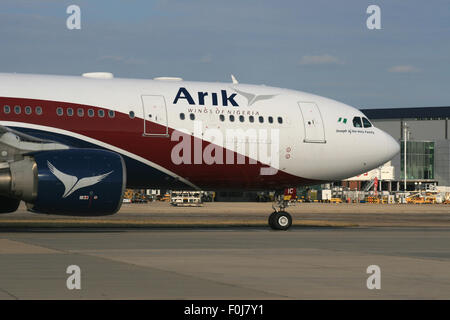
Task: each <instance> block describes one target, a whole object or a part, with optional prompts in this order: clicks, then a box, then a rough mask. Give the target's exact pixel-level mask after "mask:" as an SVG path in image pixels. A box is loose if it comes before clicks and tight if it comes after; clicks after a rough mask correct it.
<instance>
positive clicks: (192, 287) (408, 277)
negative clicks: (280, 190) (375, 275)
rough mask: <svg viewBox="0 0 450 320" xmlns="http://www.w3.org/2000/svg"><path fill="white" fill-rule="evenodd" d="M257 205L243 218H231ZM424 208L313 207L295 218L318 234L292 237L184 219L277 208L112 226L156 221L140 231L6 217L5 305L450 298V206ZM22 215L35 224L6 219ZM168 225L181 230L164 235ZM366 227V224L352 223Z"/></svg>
mask: <svg viewBox="0 0 450 320" xmlns="http://www.w3.org/2000/svg"><path fill="white" fill-rule="evenodd" d="M259 205H261V206H260V207H259ZM246 206H247V208H248V209H247V211H248V212H245V211H244V213H243V214H237V213H228V210H233V209H236V208H244V209H245V208H246ZM419 207H420V208H419ZM419 207H414V208H413V210H410V211H409V212H397V211H395V209H397V210H400V209H401V210H404V209H405V208H407V207H399V208H400V209H399V208H394V207H384V208H383V206H381V205H379V206H376V207H369V206H366V207H360V206H353V207H352V206H347V205H345V206H342V207H334V210H332V209H333V207H329V206H323V205H318V206H316V207H306V206H304V207H303V209H298V208H297V209H295V210H307V211H308V212H309V213H306V212H303V213H302V212H298V211H295V210H291V212H292V213H293V215H294V216H295V217H296V221H297V219H298V221H301V220H302V219H301V218H304V217H305V216H306V218H309V219H310V221H315V222H316V224H317V226H308V225H302V224H300V223H298V224H297V225H295V226H294V227H293V228H292V229H290V230H289V231H287V232H277V231H272V230H269V229H268V228H267V227H265V226H254V227H249V226H238V227H232V226H231V227H230V226H225V225H221V227H220V228H217V227H208V225H207V226H206V227H205V226H203V227H201V226H200V228H199V226H193V227H189V228H187V227H179V226H178V227H177V224H176V223H175V222H174V221H181V219H182V218H183V221H184V218H190V219H194V220H197V219H199V220H201V219H212V220H211V221H213V222H214V223H217V224H218V223H219V222H220V221H224V220H228V221H233V219H234V220H236V219H237V220H238V221H242V220H239V219H247V220H248V221H254V223H256V222H258V223H259V221H266V219H267V214H265V213H264V211H268V212H270V210H267V209H270V204H269V205H268V206H267V204H265V206H263V204H257V205H256V206H255V205H254V204H232V205H230V204H228V205H224V206H222V205H219V204H217V205H215V206H213V205H211V206H210V207H209V208H208V207H203V208H197V209H201V210H196V209H193V208H175V209H181V210H180V211H176V210H175V211H173V210H174V208H170V207H165V206H164V204H157V205H156V206H153V207H152V206H151V205H148V206H145V205H144V206H140V207H137V206H132V205H130V206H128V207H127V206H126V207H124V210H122V211H121V212H120V213H119V214H118V215H116V216H112V217H106V218H105V219H112V220H117V221H119V222H120V221H125V220H126V219H127V218H128V219H129V220H133V221H134V220H142V219H143V220H146V219H147V220H149V221H150V222H151V223H150V224H148V225H145V226H142V227H141V228H136V227H133V228H128V227H125V228H123V227H122V228H121V227H119V226H120V223H121V222H120V223H118V224H117V225H116V227H114V228H109V227H106V226H105V225H102V227H99V228H96V227H93V225H91V226H83V225H79V224H68V226H66V227H64V228H63V227H57V226H55V225H53V226H52V227H50V228H49V227H46V225H45V223H47V222H45V221H54V220H58V221H59V219H62V220H64V217H54V216H50V217H49V216H41V215H35V214H29V213H25V212H24V211H20V212H18V213H16V215H15V217H14V215H13V214H8V215H1V216H0V299H450V227H449V226H448V219H449V213H448V208H449V207H448V206H447V207H442V206H441V207H435V206H432V207H428V208H426V207H422V206H419ZM224 208H226V209H224ZM311 208H315V209H311ZM336 208H337V209H339V210H343V211H344V212H338V211H339V210H337V209H336ZM382 208H383V210H381V209H382ZM386 208H389V209H392V210H390V211H389V210H386ZM424 208H425V209H426V210H425V209H424ZM435 208H438V209H435ZM443 208H444V209H445V210H443ZM356 209H358V210H359V209H366V211H361V210H359V211H358V210H356ZM314 210H315V212H314ZM328 210H329V211H328ZM374 210H375V211H376V210H381V212H373V211H374ZM414 210H416V211H414ZM421 210H422V211H421ZM433 210H434V211H433ZM441 210H442V211H441ZM417 211H418V212H417ZM208 212H209V213H208ZM314 213H315V214H316V215H314ZM186 214H187V216H186ZM230 214H231V215H232V216H231V218H230V216H229V215H230ZM302 214H304V215H305V216H303V217H302ZM358 214H359V215H358ZM427 214H430V215H431V216H427ZM372 215H374V216H375V218H374V217H372ZM31 216H32V217H33V218H31ZM12 217H14V219H19V220H20V219H25V220H27V221H31V222H27V225H25V224H24V225H9V224H8V223H4V222H5V221H6V222H7V221H11V219H12ZM333 217H334V219H335V220H333V219H332V218H333ZM365 217H366V218H365ZM33 219H34V220H33ZM49 219H50V220H49ZM66 219H67V218H66ZM92 219H94V218H92ZM164 219H166V220H164ZM88 220H89V219H88ZM159 220H164V221H165V223H171V227H170V228H163V227H161V225H158V226H159V227H158V228H155V227H154V225H155V224H156V222H157V221H159ZM303 220H305V219H303ZM306 220H307V219H306ZM37 221H41V222H42V221H44V222H45V223H44V224H42V223H41V224H36V223H37ZM76 221H78V220H76ZM83 221H84V220H83ZM211 221H210V225H212V226H213V225H214V223H213V222H211ZM355 221H356V222H360V223H359V226H356V227H355V226H350V225H354V224H355ZM367 221H369V222H367ZM319 222H320V223H319ZM342 222H345V224H347V223H348V226H347V225H343V224H342ZM362 222H366V223H367V224H370V225H371V226H364V225H363V226H361V223H362ZM378 224H379V225H378ZM313 225H314V224H313ZM389 225H390V226H389ZM70 226H72V227H70ZM70 265H77V266H79V267H80V270H81V289H80V290H76V289H74V290H69V289H68V288H67V286H66V281H67V279H68V277H69V276H70V275H69V274H67V273H66V269H67V267H68V266H70ZM370 265H377V266H379V267H380V270H381V289H379V290H377V289H373V290H369V289H368V288H367V285H366V282H367V279H368V277H369V276H370V274H367V267H368V266H370Z"/></svg>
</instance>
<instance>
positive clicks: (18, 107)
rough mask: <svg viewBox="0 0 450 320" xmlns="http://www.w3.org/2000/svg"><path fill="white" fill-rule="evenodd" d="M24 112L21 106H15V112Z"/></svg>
mask: <svg viewBox="0 0 450 320" xmlns="http://www.w3.org/2000/svg"><path fill="white" fill-rule="evenodd" d="M21 112H22V108H21V107H20V106H15V107H14V113H15V114H20V113H21Z"/></svg>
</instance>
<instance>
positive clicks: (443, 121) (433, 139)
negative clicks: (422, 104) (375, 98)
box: [352, 107, 450, 191]
mask: <svg viewBox="0 0 450 320" xmlns="http://www.w3.org/2000/svg"><path fill="white" fill-rule="evenodd" d="M361 111H362V112H363V113H364V114H365V115H366V116H367V117H368V118H369V119H370V120H371V121H372V123H373V124H374V126H375V127H377V128H380V129H381V130H384V131H386V132H387V133H389V134H390V135H391V136H392V137H394V138H395V139H397V140H398V141H399V143H400V145H401V148H400V153H399V154H398V155H397V156H396V157H394V159H392V161H391V162H390V164H389V163H388V165H387V166H386V169H384V171H389V172H391V171H392V172H391V176H390V177H389V179H387V181H386V180H384V179H383V177H381V179H380V180H381V183H382V185H381V188H382V189H383V190H389V191H403V190H404V182H405V173H404V163H405V152H404V151H405V139H406V190H407V191H412V190H417V189H418V186H419V188H420V187H422V188H426V186H427V185H429V184H433V185H436V186H441V187H442V186H450V140H449V123H448V122H449V118H450V107H426V108H394V109H363V110H361ZM389 167H392V170H390V168H389ZM380 172H383V168H380ZM352 180H355V178H353V179H352Z"/></svg>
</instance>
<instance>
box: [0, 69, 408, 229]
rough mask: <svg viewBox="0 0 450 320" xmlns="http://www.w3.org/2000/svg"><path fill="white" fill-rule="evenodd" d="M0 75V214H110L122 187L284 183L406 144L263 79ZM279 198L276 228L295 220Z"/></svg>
mask: <svg viewBox="0 0 450 320" xmlns="http://www.w3.org/2000/svg"><path fill="white" fill-rule="evenodd" d="M232 79H233V81H232V82H230V83H207V82H188V81H183V80H182V79H180V78H168V77H164V78H155V79H153V80H140V79H118V78H114V77H113V75H112V74H110V73H88V74H83V75H82V76H51V75H28V74H1V73H0V213H7V212H13V211H15V210H17V208H18V205H19V202H20V201H21V200H22V201H24V202H26V203H27V207H28V209H29V210H30V211H33V212H37V213H51V214H65V215H87V216H94V215H107V214H113V213H115V212H117V211H118V210H119V209H120V206H121V204H122V197H123V193H124V189H125V188H126V187H127V188H169V189H177V190H186V189H196V190H229V189H241V190H242V189H252V190H275V189H276V190H280V189H281V190H282V189H284V188H285V187H292V186H299V185H313V184H319V183H325V182H329V181H336V180H341V179H345V178H348V177H352V176H355V175H358V174H361V173H363V172H367V171H369V170H371V169H373V168H376V167H378V166H380V165H382V164H383V163H386V162H387V161H389V160H390V159H392V158H393V157H394V156H395V155H396V154H397V153H398V152H399V144H398V143H397V141H395V140H394V139H393V138H392V137H391V136H390V135H388V134H387V133H385V132H383V131H382V130H380V129H377V128H375V127H374V126H373V125H372V124H371V122H370V121H369V120H368V119H367V118H366V117H365V115H364V114H362V113H361V112H360V111H359V110H358V109H355V108H353V107H350V106H348V105H345V104H343V103H340V102H337V101H334V100H331V99H327V98H324V97H320V96H317V95H313V94H309V93H304V92H299V91H294V90H287V89H281V88H275V87H268V86H264V85H247V84H239V83H238V81H237V80H236V79H235V78H234V77H232ZM284 209H285V204H283V203H282V202H280V203H278V205H277V207H276V208H275V212H273V213H272V214H271V215H270V217H269V225H270V226H271V227H272V228H273V229H277V230H286V229H288V228H289V227H290V226H291V224H292V218H291V216H290V215H289V214H288V213H287V212H285V210H284Z"/></svg>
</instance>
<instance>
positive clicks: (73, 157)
mask: <svg viewBox="0 0 450 320" xmlns="http://www.w3.org/2000/svg"><path fill="white" fill-rule="evenodd" d="M125 185H126V168H125V163H124V161H123V158H122V157H121V156H120V155H119V154H117V153H114V152H110V151H104V150H98V149H66V150H53V151H41V152H36V153H30V154H27V155H26V156H25V157H24V158H23V159H22V160H18V161H14V162H10V163H9V164H8V165H4V166H3V167H0V201H1V204H0V213H6V212H12V211H15V210H16V209H17V206H18V202H19V201H20V200H23V201H25V202H26V204H27V207H28V209H29V210H30V211H32V212H36V213H49V214H60V215H72V216H97V215H109V214H113V213H115V212H117V211H118V210H119V209H120V207H121V205H122V201H123V193H124V190H125Z"/></svg>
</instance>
